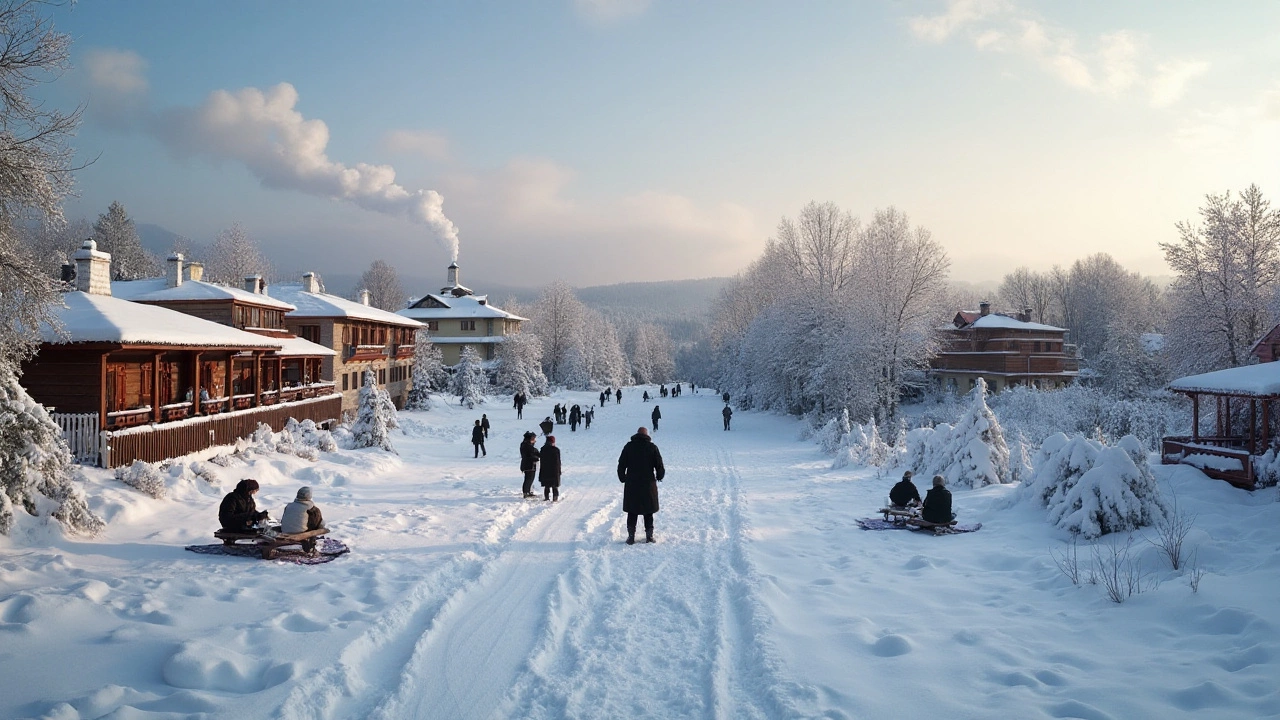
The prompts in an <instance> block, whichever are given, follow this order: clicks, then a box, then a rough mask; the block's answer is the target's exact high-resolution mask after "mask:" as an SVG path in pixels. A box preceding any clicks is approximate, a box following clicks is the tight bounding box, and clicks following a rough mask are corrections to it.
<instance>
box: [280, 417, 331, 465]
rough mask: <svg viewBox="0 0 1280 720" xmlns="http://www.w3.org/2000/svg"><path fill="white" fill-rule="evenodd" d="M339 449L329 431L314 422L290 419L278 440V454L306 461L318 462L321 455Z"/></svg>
mask: <svg viewBox="0 0 1280 720" xmlns="http://www.w3.org/2000/svg"><path fill="white" fill-rule="evenodd" d="M337 449H338V444H337V443H335V442H334V441H333V436H332V435H331V434H330V433H329V431H327V430H322V429H321V428H318V427H316V423H315V421H314V420H303V421H302V422H298V421H297V420H296V419H294V418H289V421H288V422H286V423H285V426H284V429H283V430H281V431H280V434H279V435H278V439H277V440H276V452H278V453H284V454H286V455H296V456H298V457H300V458H302V459H304V460H318V459H319V458H320V453H322V452H333V451H334V450H337Z"/></svg>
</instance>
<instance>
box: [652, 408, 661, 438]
mask: <svg viewBox="0 0 1280 720" xmlns="http://www.w3.org/2000/svg"><path fill="white" fill-rule="evenodd" d="M649 419H650V420H653V431H654V432H658V421H659V420H661V419H662V411H661V410H659V409H658V406H657V405H654V406H653V412H651V413H649Z"/></svg>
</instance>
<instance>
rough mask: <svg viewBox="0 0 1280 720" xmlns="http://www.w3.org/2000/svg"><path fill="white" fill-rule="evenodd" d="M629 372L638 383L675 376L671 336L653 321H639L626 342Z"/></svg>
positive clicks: (662, 380)
mask: <svg viewBox="0 0 1280 720" xmlns="http://www.w3.org/2000/svg"><path fill="white" fill-rule="evenodd" d="M627 351H628V355H629V356H630V359H631V373H632V375H633V377H634V378H635V381H636V382H638V383H665V382H670V381H671V380H672V379H673V378H674V377H675V370H676V363H675V347H674V346H673V345H672V343H671V336H670V335H668V334H667V331H666V330H664V329H663V328H661V327H659V326H657V325H654V324H653V323H639V324H637V325H636V326H635V327H634V328H633V329H632V331H631V334H630V339H629V342H628V343H627Z"/></svg>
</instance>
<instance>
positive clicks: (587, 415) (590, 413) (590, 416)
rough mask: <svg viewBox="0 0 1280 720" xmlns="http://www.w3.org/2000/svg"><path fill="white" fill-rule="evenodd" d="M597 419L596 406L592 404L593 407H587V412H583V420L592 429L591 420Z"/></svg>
mask: <svg viewBox="0 0 1280 720" xmlns="http://www.w3.org/2000/svg"><path fill="white" fill-rule="evenodd" d="M595 419H596V407H595V406H594V405H592V406H591V407H589V408H587V409H586V411H585V412H583V413H582V422H583V423H584V424H585V426H586V427H587V429H590V428H591V421H592V420H595Z"/></svg>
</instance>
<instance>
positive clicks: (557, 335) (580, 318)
mask: <svg viewBox="0 0 1280 720" xmlns="http://www.w3.org/2000/svg"><path fill="white" fill-rule="evenodd" d="M585 315H586V306H585V305H583V304H582V301H580V300H578V296H577V295H575V294H574V292H573V288H571V287H569V285H568V284H567V283H563V282H559V281H557V282H553V283H551V284H550V285H548V286H547V287H546V288H545V289H544V290H543V291H542V294H541V295H540V296H539V297H538V301H537V302H536V303H535V304H534V306H533V312H532V313H531V314H530V316H529V322H528V325H529V327H528V330H529V332H532V333H533V334H534V335H535V336H537V338H538V339H539V340H540V341H541V342H542V367H543V369H544V370H545V371H546V375H547V379H548V380H550V381H551V382H554V383H563V382H564V379H565V367H564V365H565V360H566V358H567V357H568V355H569V350H570V348H573V347H574V346H576V345H577V344H578V342H579V340H580V338H581V334H582V324H583V322H584V316H585Z"/></svg>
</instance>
